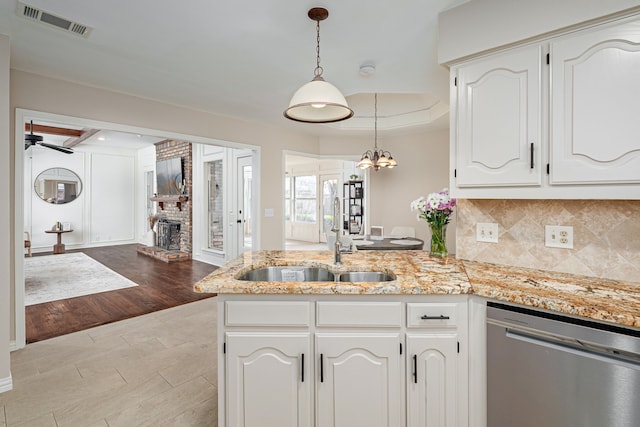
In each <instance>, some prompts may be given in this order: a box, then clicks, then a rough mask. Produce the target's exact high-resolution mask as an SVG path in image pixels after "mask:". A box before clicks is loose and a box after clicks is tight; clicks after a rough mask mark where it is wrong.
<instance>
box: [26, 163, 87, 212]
mask: <svg viewBox="0 0 640 427" xmlns="http://www.w3.org/2000/svg"><path fill="white" fill-rule="evenodd" d="M34 188H35V190H36V194H37V195H38V196H39V197H40V198H41V199H42V200H44V201H45V202H47V203H53V204H57V205H61V204H64V203H69V202H72V201H74V200H75V199H76V198H78V196H80V193H81V192H82V181H81V180H80V177H79V176H78V175H76V173H75V172H73V171H70V170H69V169H65V168H51V169H47V170H45V171H42V172H41V173H40V175H38V177H37V178H36V181H35V183H34Z"/></svg>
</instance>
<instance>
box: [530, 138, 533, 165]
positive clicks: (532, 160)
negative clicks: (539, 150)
mask: <svg viewBox="0 0 640 427" xmlns="http://www.w3.org/2000/svg"><path fill="white" fill-rule="evenodd" d="M530 167H531V169H533V142H532V143H531V165H530Z"/></svg>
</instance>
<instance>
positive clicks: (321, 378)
mask: <svg viewBox="0 0 640 427" xmlns="http://www.w3.org/2000/svg"><path fill="white" fill-rule="evenodd" d="M320 382H321V383H323V382H324V355H323V354H322V353H320Z"/></svg>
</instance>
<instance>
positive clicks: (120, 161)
mask: <svg viewBox="0 0 640 427" xmlns="http://www.w3.org/2000/svg"><path fill="white" fill-rule="evenodd" d="M136 159H137V153H136V151H133V150H125V149H110V148H102V147H91V146H88V147H87V148H83V147H82V146H78V147H76V148H75V152H74V153H73V154H64V153H60V152H58V151H54V150H50V149H47V148H43V147H38V146H36V147H31V148H30V149H29V150H28V151H27V152H26V158H25V181H24V194H25V211H24V213H25V222H24V228H25V230H26V231H29V232H30V234H31V244H32V249H33V251H34V252H47V251H51V250H52V246H53V244H54V243H55V242H56V238H57V237H56V235H54V234H46V233H45V232H44V230H49V229H51V227H52V225H53V224H54V223H55V222H56V221H60V222H62V223H65V222H68V223H70V225H71V228H72V229H73V232H72V233H67V234H65V235H64V236H63V243H64V244H65V246H66V247H67V249H74V248H81V247H88V246H100V245H113V244H125V243H135V242H136V241H137V239H136V236H137V235H138V234H140V233H135V228H136V223H137V224H140V223H141V222H140V221H136V219H137V218H138V217H142V216H143V215H144V213H143V212H144V211H143V212H139V211H138V210H137V209H136V199H135V189H136V187H137V185H136V177H137V176H138V174H136V172H135V165H136ZM55 167H60V168H65V169H69V170H71V171H73V172H74V173H75V174H76V175H78V177H80V180H81V181H82V191H81V193H80V195H79V196H78V198H77V199H76V200H74V201H72V202H70V203H65V204H51V203H47V202H45V201H43V200H42V199H40V197H39V196H38V195H37V194H36V192H35V191H34V187H33V185H34V182H35V180H36V178H37V176H38V175H39V174H40V173H41V172H42V171H44V170H46V169H49V168H55Z"/></svg>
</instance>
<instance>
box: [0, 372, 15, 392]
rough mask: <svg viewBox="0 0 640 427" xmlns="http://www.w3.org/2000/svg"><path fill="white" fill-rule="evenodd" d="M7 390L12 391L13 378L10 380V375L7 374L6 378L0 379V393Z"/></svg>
mask: <svg viewBox="0 0 640 427" xmlns="http://www.w3.org/2000/svg"><path fill="white" fill-rule="evenodd" d="M9 390H13V378H11V374H9V376H8V377H7V378H0V393H4V392H5V391H9Z"/></svg>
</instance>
